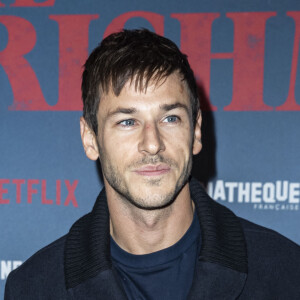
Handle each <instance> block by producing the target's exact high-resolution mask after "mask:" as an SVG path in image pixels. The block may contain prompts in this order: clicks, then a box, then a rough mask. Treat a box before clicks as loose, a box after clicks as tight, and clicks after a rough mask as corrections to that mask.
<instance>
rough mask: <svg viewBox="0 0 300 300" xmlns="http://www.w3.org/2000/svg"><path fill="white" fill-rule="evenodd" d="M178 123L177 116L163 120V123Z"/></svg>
mask: <svg viewBox="0 0 300 300" xmlns="http://www.w3.org/2000/svg"><path fill="white" fill-rule="evenodd" d="M178 121H179V117H177V116H168V117H166V118H165V119H164V120H163V122H165V123H177V122H178Z"/></svg>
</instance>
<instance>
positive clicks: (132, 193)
mask: <svg viewBox="0 0 300 300" xmlns="http://www.w3.org/2000/svg"><path fill="white" fill-rule="evenodd" d="M97 117H98V136H97V145H98V149H97V150H98V154H99V158H100V161H101V166H102V172H103V176H104V180H105V186H106V189H107V190H110V192H112V193H115V196H117V197H120V196H121V198H123V199H126V200H127V201H129V202H131V203H132V204H134V205H135V206H136V207H139V208H143V209H157V208H162V207H164V206H166V205H168V204H170V203H171V202H172V201H173V200H174V199H175V197H176V196H177V194H178V193H179V192H180V190H181V188H182V187H183V186H184V185H185V184H186V182H187V179H188V177H189V175H190V172H191V167H192V154H197V153H199V151H200V150H201V142H200V135H201V133H200V122H201V121H200V120H198V122H197V124H196V126H195V128H193V124H192V111H191V104H190V99H189V93H188V90H187V87H186V84H185V83H184V82H183V81H182V80H181V78H180V76H179V75H178V74H177V73H174V74H172V75H170V76H169V77H168V78H167V79H166V80H165V81H164V82H160V83H159V84H158V85H154V84H153V85H151V84H150V85H149V86H148V88H147V90H146V92H139V91H136V90H135V87H134V83H132V84H130V82H128V83H127V84H126V85H125V86H124V88H123V89H122V91H121V93H120V95H119V96H115V95H114V94H113V93H109V94H107V95H105V96H103V97H102V98H101V101H100V105H99V111H98V116H97ZM199 118H200V117H199Z"/></svg>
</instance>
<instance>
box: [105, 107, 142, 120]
mask: <svg viewBox="0 0 300 300" xmlns="http://www.w3.org/2000/svg"><path fill="white" fill-rule="evenodd" d="M136 112H137V110H136V108H134V107H129V108H125V107H117V108H116V109H115V110H113V111H110V112H109V113H108V115H107V118H110V117H112V116H115V115H117V114H127V115H130V114H134V113H136Z"/></svg>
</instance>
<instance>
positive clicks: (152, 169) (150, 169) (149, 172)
mask: <svg viewBox="0 0 300 300" xmlns="http://www.w3.org/2000/svg"><path fill="white" fill-rule="evenodd" d="M169 171H170V167H169V166H168V165H165V164H159V165H155V166H153V165H147V166H143V167H141V168H138V169H135V170H134V172H135V173H137V174H139V175H142V176H157V175H163V174H165V173H168V172H169Z"/></svg>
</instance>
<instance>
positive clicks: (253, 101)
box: [216, 12, 276, 111]
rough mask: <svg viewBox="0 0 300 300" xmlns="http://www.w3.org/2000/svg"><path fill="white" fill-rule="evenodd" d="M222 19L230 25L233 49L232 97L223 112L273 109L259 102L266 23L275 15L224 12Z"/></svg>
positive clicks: (271, 13)
mask: <svg viewBox="0 0 300 300" xmlns="http://www.w3.org/2000/svg"><path fill="white" fill-rule="evenodd" d="M226 16H227V17H228V18H230V19H232V21H233V23H234V49H233V83H232V93H233V95H232V101H231V103H230V104H229V105H227V106H226V107H225V108H224V110H229V111H266V110H273V107H271V106H269V105H266V104H265V103H264V100H263V85H264V80H263V79H264V53H265V28H266V21H267V20H268V19H269V18H271V17H273V16H276V13H275V12H251V13H228V14H226ZM216 58H218V56H217V57H216Z"/></svg>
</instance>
